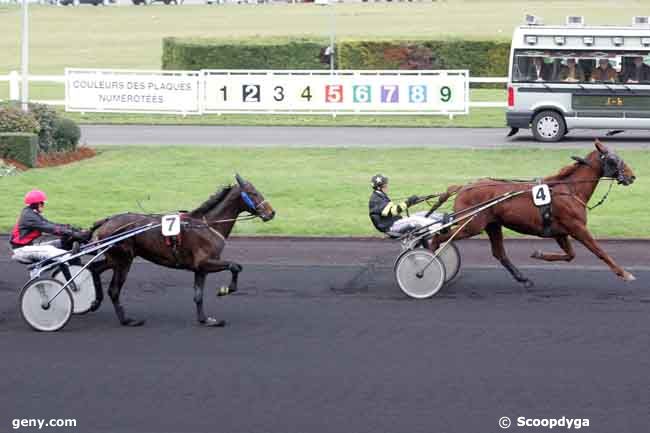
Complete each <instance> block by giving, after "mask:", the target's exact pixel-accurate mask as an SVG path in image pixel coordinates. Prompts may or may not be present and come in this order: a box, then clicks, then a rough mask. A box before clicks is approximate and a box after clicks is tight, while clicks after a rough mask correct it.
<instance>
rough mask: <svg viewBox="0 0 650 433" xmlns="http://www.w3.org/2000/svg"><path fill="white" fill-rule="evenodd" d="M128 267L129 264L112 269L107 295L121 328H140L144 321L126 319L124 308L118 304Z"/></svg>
mask: <svg viewBox="0 0 650 433" xmlns="http://www.w3.org/2000/svg"><path fill="white" fill-rule="evenodd" d="M130 267H131V263H130V262H129V263H126V264H125V265H122V266H116V267H115V268H114V270H113V278H112V279H111V284H110V287H109V288H108V295H109V296H110V297H111V301H113V308H115V314H116V315H117V318H118V320H119V321H120V324H121V325H122V326H142V325H144V320H136V319H131V318H128V317H126V313H125V312H124V307H122V304H121V303H120V292H121V290H122V287H123V286H124V283H125V281H126V276H127V275H128V273H129V268H130Z"/></svg>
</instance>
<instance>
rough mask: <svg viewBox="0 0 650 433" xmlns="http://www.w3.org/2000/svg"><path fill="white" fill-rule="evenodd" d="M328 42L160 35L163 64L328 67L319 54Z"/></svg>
mask: <svg viewBox="0 0 650 433" xmlns="http://www.w3.org/2000/svg"><path fill="white" fill-rule="evenodd" d="M327 45H328V42H327V41H325V40H323V41H319V40H309V39H266V40H260V41H223V40H209V39H204V40H201V39H176V38H165V39H163V55H162V68H163V69H165V70H174V69H180V70H199V69H327V68H328V64H327V63H326V62H323V60H322V58H321V57H322V55H323V51H324V49H325V47H326V46H327Z"/></svg>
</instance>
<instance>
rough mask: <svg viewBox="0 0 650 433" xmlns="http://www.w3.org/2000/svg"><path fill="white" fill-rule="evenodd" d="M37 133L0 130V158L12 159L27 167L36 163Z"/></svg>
mask: <svg viewBox="0 0 650 433" xmlns="http://www.w3.org/2000/svg"><path fill="white" fill-rule="evenodd" d="M37 153H38V135H36V134H32V133H28V132H0V158H6V159H13V160H15V161H18V162H21V163H23V164H25V165H26V166H28V167H34V166H35V165H36V154H37Z"/></svg>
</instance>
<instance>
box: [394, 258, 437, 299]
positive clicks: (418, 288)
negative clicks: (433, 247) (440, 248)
mask: <svg viewBox="0 0 650 433" xmlns="http://www.w3.org/2000/svg"><path fill="white" fill-rule="evenodd" d="M395 279H396V280H397V284H398V285H399V287H400V289H402V291H403V292H404V293H406V295H408V296H410V297H411V298H416V299H425V298H430V297H431V296H433V295H435V294H436V293H438V291H439V290H440V289H441V288H442V286H443V285H444V284H445V267H444V266H443V264H442V262H441V261H440V260H439V259H438V258H437V257H435V256H434V254H433V252H431V251H430V250H427V249H424V248H417V249H414V250H409V251H405V252H403V253H402V254H401V255H400V256H399V258H398V259H397V261H396V262H395Z"/></svg>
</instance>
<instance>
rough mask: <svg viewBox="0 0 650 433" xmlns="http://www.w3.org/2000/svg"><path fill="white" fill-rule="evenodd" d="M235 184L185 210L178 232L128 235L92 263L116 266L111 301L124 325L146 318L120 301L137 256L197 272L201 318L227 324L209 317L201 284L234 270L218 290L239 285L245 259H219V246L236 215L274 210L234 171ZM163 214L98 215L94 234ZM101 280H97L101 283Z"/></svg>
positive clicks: (98, 268)
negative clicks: (170, 235) (133, 314)
mask: <svg viewBox="0 0 650 433" xmlns="http://www.w3.org/2000/svg"><path fill="white" fill-rule="evenodd" d="M235 178H236V180H237V184H236V185H229V186H226V187H224V188H223V189H222V190H221V191H219V192H217V193H216V194H214V195H213V196H211V197H210V198H209V199H208V200H207V201H206V202H205V203H203V204H202V205H201V206H199V207H198V208H196V209H194V210H193V211H191V212H189V213H186V214H182V216H181V221H182V224H181V226H182V230H181V234H180V236H179V237H175V238H165V237H164V236H163V235H162V232H161V230H160V229H152V230H149V231H146V232H144V233H142V234H139V235H137V236H134V237H132V238H129V239H127V240H125V241H123V242H120V243H119V244H118V245H116V246H114V247H113V248H111V249H110V250H108V251H107V252H106V258H105V260H103V261H100V262H98V263H97V264H96V265H94V267H93V271H94V272H93V273H94V274H96V275H99V274H101V273H102V272H104V271H106V270H108V269H112V270H113V277H112V279H111V282H110V286H109V289H108V293H109V296H110V298H111V301H113V307H114V308H115V313H116V314H117V318H118V319H119V321H120V323H121V324H122V325H124V326H140V325H142V324H143V323H144V320H135V319H132V318H128V317H127V316H126V314H125V312H124V307H122V305H121V303H120V291H121V290H122V286H123V285H124V282H125V281H126V277H127V275H128V273H129V269H130V268H131V264H132V263H133V259H134V258H135V257H138V256H139V257H142V258H144V259H146V260H148V261H150V262H153V263H156V264H158V265H162V266H166V267H168V268H175V269H186V270H190V271H193V272H194V302H195V303H196V315H197V320H198V321H199V323H201V324H203V325H208V326H224V325H225V321H217V320H216V319H213V318H211V317H206V315H205V313H204V311H203V286H204V285H205V279H206V276H207V274H210V273H213V272H221V271H224V270H228V271H230V272H231V274H232V279H231V281H230V284H229V285H228V287H226V288H221V289H219V290H218V292H217V293H218V294H219V295H222V294H228V293H232V292H235V291H236V290H237V277H238V275H239V272H241V270H242V267H241V265H239V264H237V263H234V262H228V261H225V260H221V252H222V251H223V249H224V247H225V243H226V238H227V237H228V236H229V235H230V232H231V231H232V228H233V226H234V225H235V222H236V220H237V216H238V215H239V214H240V213H242V212H249V213H250V214H251V215H252V216H253V217H255V216H257V217H259V218H261V219H262V221H265V222H266V221H270V220H271V219H273V217H274V216H275V211H274V210H273V208H272V207H271V205H270V204H269V202H268V201H266V200H265V199H264V197H263V196H262V194H261V193H259V192H258V191H257V190H256V189H255V187H254V186H253V184H251V183H250V182H247V181H245V180H243V179H242V178H241V177H240V176H239V175H236V176H235ZM160 221H161V215H145V214H136V213H127V214H121V215H115V216H112V217H109V218H106V219H104V220H101V221H98V222H96V223H95V225H94V226H93V228H92V231H93V238H94V239H98V240H101V239H102V238H106V237H108V236H111V235H114V234H116V233H119V232H121V231H126V230H129V229H133V228H134V227H140V226H144V225H146V224H149V223H154V224H156V223H160ZM98 280H99V278H95V284H96V286H97V301H96V303H95V304H94V305H93V308H92V309H93V311H94V310H96V309H97V308H99V305H100V304H101V301H102V298H103V294H102V290H101V281H98ZM98 283H99V285H97V284H98Z"/></svg>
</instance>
